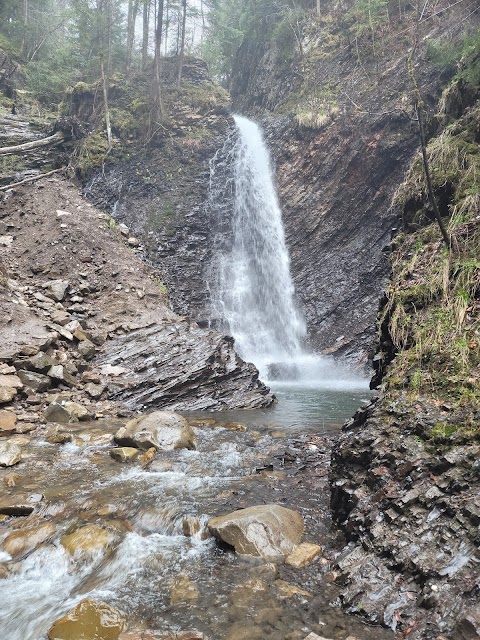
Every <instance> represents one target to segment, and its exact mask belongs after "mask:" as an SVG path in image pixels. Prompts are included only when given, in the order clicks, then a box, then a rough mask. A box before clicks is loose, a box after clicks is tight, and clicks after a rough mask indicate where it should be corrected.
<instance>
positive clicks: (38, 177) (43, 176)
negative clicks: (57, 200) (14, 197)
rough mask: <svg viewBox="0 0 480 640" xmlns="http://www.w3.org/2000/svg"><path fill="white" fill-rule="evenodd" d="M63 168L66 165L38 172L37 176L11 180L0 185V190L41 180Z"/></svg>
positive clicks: (63, 169)
mask: <svg viewBox="0 0 480 640" xmlns="http://www.w3.org/2000/svg"><path fill="white" fill-rule="evenodd" d="M65 169H67V167H62V168H61V169H53V170H52V171H47V172H46V173H40V174H39V175H38V176H32V177H30V178H25V180H21V181H20V182H12V183H11V184H7V185H5V186H4V187H0V191H8V190H9V189H13V188H15V187H20V186H21V185H22V184H27V182H36V181H37V180H41V179H42V178H48V176H52V175H53V174H54V173H60V172H61V171H65Z"/></svg>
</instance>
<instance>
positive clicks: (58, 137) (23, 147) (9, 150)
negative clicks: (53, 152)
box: [0, 131, 64, 156]
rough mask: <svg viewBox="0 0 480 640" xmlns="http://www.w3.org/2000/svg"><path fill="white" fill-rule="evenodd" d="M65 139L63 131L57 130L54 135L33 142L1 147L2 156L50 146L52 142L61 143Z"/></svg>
mask: <svg viewBox="0 0 480 640" xmlns="http://www.w3.org/2000/svg"><path fill="white" fill-rule="evenodd" d="M63 139H64V135H63V133H62V132H61V131H57V133H54V134H53V136H48V138H42V139H41V140H34V141H33V142H25V143H24V144H18V145H16V146H15V147H0V156H5V155H7V154H15V153H24V152H25V151H30V150H31V149H40V148H41V147H48V146H50V145H51V144H59V143H60V142H62V141H63Z"/></svg>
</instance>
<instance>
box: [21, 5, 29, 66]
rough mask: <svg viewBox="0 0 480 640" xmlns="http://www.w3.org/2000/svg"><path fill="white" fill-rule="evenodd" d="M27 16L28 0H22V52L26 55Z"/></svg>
mask: <svg viewBox="0 0 480 640" xmlns="http://www.w3.org/2000/svg"><path fill="white" fill-rule="evenodd" d="M28 18H29V0H23V37H22V54H23V55H24V56H25V57H27V55H28V33H27V31H28Z"/></svg>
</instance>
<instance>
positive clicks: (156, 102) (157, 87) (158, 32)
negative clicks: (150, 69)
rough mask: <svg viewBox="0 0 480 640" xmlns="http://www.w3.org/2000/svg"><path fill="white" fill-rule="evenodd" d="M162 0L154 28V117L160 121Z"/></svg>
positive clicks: (161, 108)
mask: <svg viewBox="0 0 480 640" xmlns="http://www.w3.org/2000/svg"><path fill="white" fill-rule="evenodd" d="M164 4H165V2H164V0H159V1H158V6H157V16H156V28H155V64H154V69H155V78H154V108H155V116H156V117H157V118H158V119H159V120H161V119H162V118H163V100H162V84H161V76H162V33H163V11H164Z"/></svg>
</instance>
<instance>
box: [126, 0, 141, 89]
mask: <svg viewBox="0 0 480 640" xmlns="http://www.w3.org/2000/svg"><path fill="white" fill-rule="evenodd" d="M138 4H139V0H128V18H127V62H126V65H125V74H126V76H127V78H128V77H129V76H130V74H131V71H132V57H133V46H134V44H135V25H136V23H137V15H138Z"/></svg>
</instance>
